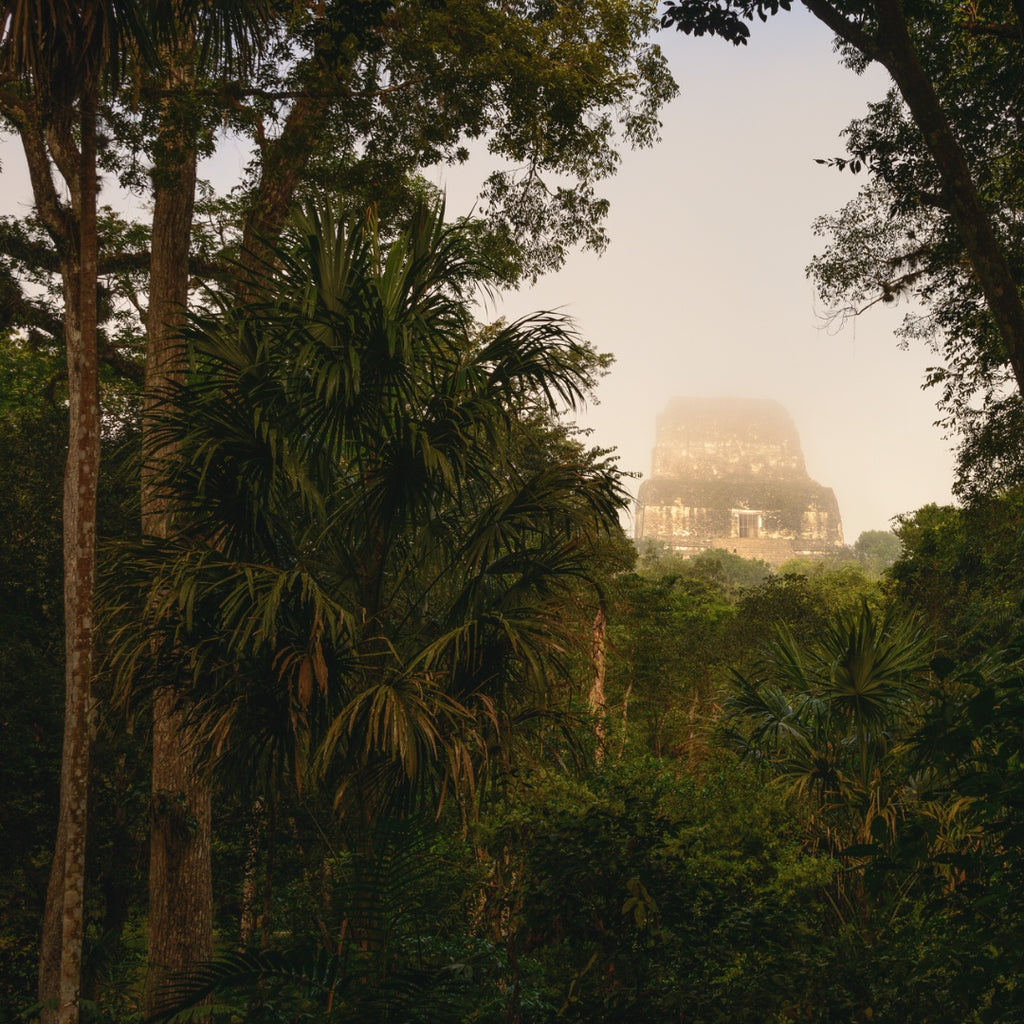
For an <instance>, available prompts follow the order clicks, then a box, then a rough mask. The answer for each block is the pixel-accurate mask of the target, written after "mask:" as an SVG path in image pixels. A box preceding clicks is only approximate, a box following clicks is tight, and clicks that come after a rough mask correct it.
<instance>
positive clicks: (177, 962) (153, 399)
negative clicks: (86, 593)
mask: <svg viewBox="0 0 1024 1024" xmlns="http://www.w3.org/2000/svg"><path fill="white" fill-rule="evenodd" d="M188 68H189V64H188V55H187V54H186V55H184V56H183V57H182V58H181V60H178V61H176V62H175V63H174V64H173V65H172V66H171V68H170V70H169V72H168V76H167V80H166V82H165V85H166V87H167V93H168V97H169V98H168V100H167V102H166V105H165V108H164V111H163V114H162V117H161V124H160V129H159V131H160V135H159V138H158V141H157V147H156V159H155V166H154V170H153V192H154V205H153V230H152V242H151V259H150V276H149V308H148V310H147V315H146V375H145V389H144V399H143V442H142V443H143V450H144V452H145V453H146V458H145V460H144V464H143V471H142V532H143V534H144V535H146V536H149V537H157V538H165V537H167V536H168V531H169V529H170V525H171V523H170V516H171V510H170V509H169V508H168V507H167V504H166V501H165V499H164V496H163V495H161V494H160V493H159V491H158V489H157V488H156V487H155V486H154V472H155V466H154V461H153V460H154V459H159V458H163V457H166V456H167V455H168V454H169V453H167V452H166V451H160V452H156V451H154V450H153V445H152V441H151V433H150V431H151V428H152V417H153V413H154V411H155V409H156V407H157V406H158V405H159V403H160V395H161V391H162V390H163V389H164V388H166V387H167V386H168V385H169V384H171V383H172V382H174V381H177V380H180V379H181V377H182V375H183V373H184V369H185V361H184V353H183V351H182V349H181V347H180V344H179V343H178V341H177V336H178V331H179V329H180V326H181V323H182V318H183V316H184V313H185V309H186V306H187V302H188V282H189V247H190V242H191V235H192V217H193V208H194V203H195V190H196V164H197V146H196V139H195V132H194V130H193V129H192V128H191V126H190V125H189V124H188V123H187V120H188V118H187V116H186V115H185V113H184V111H183V110H182V108H181V106H180V104H181V103H182V97H183V95H186V94H187V93H188V91H189V88H190V85H191V81H192V76H191V73H190V71H189V70H188ZM185 102H186V105H187V102H188V101H187V100H186V101H185ZM178 699H179V695H178V694H176V693H175V692H174V691H173V690H172V689H170V688H167V689H164V690H162V691H160V692H159V693H158V694H157V696H156V698H155V700H154V706H153V780H152V787H153V799H152V802H151V829H150V843H149V850H150V861H149V917H148V927H149V974H148V977H147V982H146V992H145V1009H146V1012H147V1014H152V1013H153V1012H154V1011H155V1010H156V1008H157V1004H158V1002H159V994H160V990H161V988H162V986H163V985H164V983H165V982H166V981H167V980H168V977H169V976H170V975H172V974H174V973H176V972H180V971H183V970H185V969H186V968H187V967H188V966H189V965H190V964H193V963H195V962H196V961H198V960H207V959H209V958H210V957H211V956H212V955H213V880H212V870H211V862H210V841H211V816H212V815H211V795H210V788H209V786H208V785H207V784H206V782H205V781H204V780H202V779H201V778H199V777H198V776H197V774H196V772H195V770H194V764H193V757H192V744H191V742H190V737H189V730H188V726H187V723H186V722H185V720H184V717H183V710H182V708H181V707H179V704H178Z"/></svg>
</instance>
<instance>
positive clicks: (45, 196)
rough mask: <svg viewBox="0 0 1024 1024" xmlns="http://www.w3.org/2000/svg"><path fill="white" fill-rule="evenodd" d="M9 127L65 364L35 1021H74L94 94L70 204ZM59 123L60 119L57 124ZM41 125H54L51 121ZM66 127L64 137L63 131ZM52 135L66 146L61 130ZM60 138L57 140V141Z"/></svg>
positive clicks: (89, 461) (82, 809) (92, 537)
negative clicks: (56, 743) (59, 726)
mask: <svg viewBox="0 0 1024 1024" xmlns="http://www.w3.org/2000/svg"><path fill="white" fill-rule="evenodd" d="M22 114H23V115H24V116H23V118H22V119H20V120H18V122H17V123H18V127H19V131H20V134H21V137H22V142H23V144H24V148H25V155H26V158H27V160H28V164H29V174H30V178H31V181H32V190H33V197H34V199H35V203H36V209H37V211H38V213H39V216H40V219H41V220H42V222H43V224H44V226H45V227H46V229H47V231H48V232H49V234H50V236H51V238H52V239H53V240H54V243H55V245H56V248H57V252H58V258H59V262H60V268H61V277H62V282H63V292H64V304H65V308H64V340H65V346H66V356H67V368H68V454H67V461H66V463H65V469H64V497H63V526H64V538H63V548H64V554H63V562H64V620H65V627H64V628H65V704H64V738H63V750H62V754H61V787H60V814H59V820H58V825H57V838H56V842H55V846H54V857H53V862H52V864H51V869H50V879H49V885H48V887H47V894H46V907H45V910H44V914H43V929H42V936H41V941H40V958H39V997H40V1001H41V1002H42V1003H43V1004H44V1006H43V1010H42V1011H41V1014H40V1019H41V1020H42V1021H43V1022H44V1024H51V1022H59V1024H77V1021H78V1019H79V996H80V989H81V973H82V937H83V932H84V910H85V855H86V839H87V824H88V796H89V761H90V754H91V748H92V716H93V707H92V675H93V599H94V591H95V579H96V498H97V486H98V480H99V456H100V409H99V369H98V353H97V324H96V283H97V280H96V278H97V265H98V253H97V235H96V191H97V186H98V178H97V173H96V96H95V92H94V91H93V92H87V93H86V95H85V96H84V97H83V99H82V102H81V106H80V111H79V127H80V129H81V147H80V149H79V150H78V152H77V153H76V154H74V155H75V157H76V159H74V160H73V161H72V162H71V163H70V164H68V162H67V161H65V163H64V165H63V167H64V173H65V176H66V178H67V186H68V190H69V192H70V194H71V198H72V210H71V211H68V210H67V208H66V207H64V206H63V205H62V204H61V202H60V200H59V198H58V195H57V192H56V189H55V187H54V182H53V177H52V162H51V160H52V156H53V152H52V147H50V148H49V149H48V147H47V145H46V142H45V137H44V132H43V128H42V120H41V118H40V116H39V112H38V110H32V111H22ZM63 128H64V129H66V128H68V125H67V124H66V123H64V124H63ZM51 131H52V132H53V133H54V134H55V137H56V132H55V130H53V129H52V126H51ZM65 136H66V137H65ZM59 141H60V142H61V144H62V145H63V146H64V149H65V150H66V151H67V152H66V153H63V154H62V155H67V154H69V153H72V152H73V150H74V146H73V145H71V144H70V133H69V132H65V133H64V135H62V136H61V138H60V140H59ZM65 143H67V145H65Z"/></svg>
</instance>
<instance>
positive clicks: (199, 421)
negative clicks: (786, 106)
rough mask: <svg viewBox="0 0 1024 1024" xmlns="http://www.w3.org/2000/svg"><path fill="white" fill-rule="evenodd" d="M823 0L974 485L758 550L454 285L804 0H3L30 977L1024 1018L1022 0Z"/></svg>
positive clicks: (12, 663) (23, 923)
mask: <svg viewBox="0 0 1024 1024" xmlns="http://www.w3.org/2000/svg"><path fill="white" fill-rule="evenodd" d="M803 3H804V6H806V8H807V9H808V10H809V11H810V12H811V13H812V14H814V15H815V16H816V17H818V18H820V19H821V20H822V21H824V22H825V24H827V25H828V26H829V28H830V29H832V31H833V32H835V33H836V35H837V37H838V40H839V44H840V45H839V56H840V59H841V60H843V61H845V62H847V63H848V64H850V65H851V66H852V67H854V68H858V67H862V66H864V65H865V64H866V63H868V62H872V61H875V62H878V63H880V64H882V65H883V66H884V67H885V68H886V69H887V70H888V71H889V73H890V75H891V77H892V81H893V83H894V85H893V90H892V92H891V93H890V95H889V96H888V97H886V98H885V99H884V101H882V102H880V103H878V104H875V105H873V106H872V107H871V108H870V110H869V113H868V114H867V115H866V116H865V117H864V118H863V119H861V120H859V121H857V122H855V123H854V124H853V125H852V126H851V127H850V130H849V132H848V133H847V136H846V139H847V141H848V143H849V151H848V153H846V154H845V155H844V156H842V157H837V158H835V160H834V161H833V163H834V164H835V166H836V172H837V173H842V172H847V171H850V170H853V171H855V172H857V173H858V174H861V175H862V176H863V181H864V183H863V187H862V189H861V191H860V194H859V196H858V198H857V199H856V200H855V201H854V202H853V203H852V204H850V205H849V206H848V207H846V208H845V209H844V210H842V211H840V212H838V213H835V214H832V215H826V216H824V217H823V219H822V221H821V222H820V223H819V224H818V230H819V233H820V234H821V235H822V236H823V239H824V241H823V247H822V253H821V255H820V256H819V257H818V259H816V261H815V263H814V265H813V266H812V274H813V276H814V279H815V282H816V285H817V287H818V290H819V292H820V294H821V295H822V296H823V297H824V298H825V299H826V300H827V301H828V302H830V303H832V304H834V305H835V306H836V307H837V308H840V307H841V308H845V309H848V310H850V311H853V312H857V311H859V310H861V309H863V308H864V307H866V306H869V305H871V304H873V303H874V302H876V301H888V300H890V299H892V298H893V297H895V296H903V295H906V296H909V297H912V298H913V299H914V300H915V301H914V303H913V304H912V306H911V307H910V308H911V309H912V310H913V312H912V313H911V315H910V316H909V317H908V319H907V321H906V323H905V325H904V329H903V330H904V334H905V335H906V338H907V339H908V340H910V341H912V342H914V343H920V342H923V341H924V342H928V343H930V344H932V345H933V346H934V347H935V349H936V352H937V358H938V359H939V360H940V362H941V365H940V366H939V367H938V368H937V369H936V370H935V371H933V379H932V383H933V384H935V385H938V388H939V392H938V394H939V397H940V403H941V404H940V407H941V410H942V414H943V416H944V417H945V422H946V426H947V427H948V429H949V430H950V431H951V432H952V433H953V434H954V436H956V437H957V438H958V439H959V444H960V448H959V462H958V468H957V471H958V478H957V481H956V494H957V497H958V499H959V502H960V504H958V505H957V506H947V507H939V506H927V507H924V508H921V509H918V510H917V511H916V512H914V513H911V514H907V515H905V516H903V517H901V518H900V519H899V520H898V521H897V522H896V524H895V529H894V530H893V531H892V532H889V531H870V532H867V533H865V534H863V535H862V536H861V537H860V538H859V539H858V540H857V542H856V543H855V544H854V545H853V546H852V547H850V548H847V549H845V550H844V551H842V552H840V553H837V555H836V557H835V558H833V559H831V560H828V561H817V562H807V561H795V562H792V563H789V564H784V565H782V566H780V567H778V568H776V569H774V570H773V569H772V568H770V567H769V566H768V565H767V564H765V563H760V562H751V561H746V560H744V559H742V558H739V557H738V556H736V555H734V554H731V553H728V552H725V551H708V552H704V553H703V554H701V555H698V556H696V557H693V558H682V557H680V556H679V555H677V554H675V553H674V552H672V551H671V550H668V549H667V548H663V547H658V546H657V545H651V544H648V545H646V546H643V547H641V548H640V549H637V548H636V547H635V546H634V545H633V543H632V542H631V541H629V540H628V539H627V538H626V536H625V534H624V533H623V530H622V527H621V526H620V513H621V512H622V511H623V510H624V509H625V508H626V506H627V503H628V493H627V490H626V487H625V481H624V479H623V475H622V473H621V471H620V469H619V467H618V465H617V461H616V458H615V453H614V452H613V451H609V450H605V449H601V448H597V447H594V446H593V445H592V444H591V442H590V439H589V438H588V437H587V435H586V434H585V433H583V432H581V431H579V430H578V429H577V428H576V427H574V426H573V421H572V414H573V412H574V411H576V410H578V409H579V408H580V407H581V405H582V404H583V403H584V402H585V401H587V400H588V399H589V398H591V397H593V395H594V393H595V389H596V387H597V386H598V383H599V381H600V379H601V377H602V376H603V375H604V374H605V373H606V372H608V370H609V360H608V358H607V357H606V356H604V355H602V354H601V353H599V352H597V351H595V350H594V349H593V347H591V346H590V345H589V344H588V343H587V341H586V339H585V338H584V337H583V336H582V335H581V333H580V329H579V328H578V327H577V325H575V324H574V323H573V322H572V321H571V320H570V319H568V318H567V317H565V316H563V315H561V314H558V313H552V312H544V311H538V312H537V313H535V314H533V315H532V316H527V317H524V318H522V319H520V320H517V321H515V322H511V323H510V322H504V321H498V322H493V323H487V322H484V321H483V320H482V313H481V308H482V307H481V304H480V302H479V301H478V300H479V298H480V296H481V295H482V294H486V293H487V291H488V290H490V289H495V288H499V287H502V286H509V285H513V284H515V283H517V282H520V281H523V280H529V279H531V278H533V277H536V276H537V275H539V274H541V273H545V272H548V271H551V270H554V269H557V268H558V266H560V265H561V263H562V261H563V260H564V258H565V254H566V253H567V252H568V251H569V249H571V248H573V247H578V246H587V247H590V248H594V249H600V248H602V247H603V246H604V245H605V244H606V241H607V239H606V238H605V234H604V228H603V219H604V217H605V214H606V212H607V204H606V202H605V201H604V199H603V198H602V197H601V195H600V184H601V182H602V180H604V179H606V178H607V177H608V176H610V175H611V174H613V173H614V171H615V168H616V165H617V163H618V159H619V149H621V147H622V146H623V145H626V146H634V147H646V146H650V145H653V144H654V143H655V142H656V141H657V132H658V113H659V110H660V109H661V108H662V106H663V105H664V103H665V102H667V101H668V100H669V99H671V97H672V96H673V95H674V93H675V90H676V87H675V83H674V81H673V79H672V76H671V74H670V72H669V69H668V67H667V65H666V62H665V59H664V56H663V55H662V53H661V51H660V49H659V47H658V46H657V45H656V43H657V35H656V31H657V30H658V29H659V28H660V29H662V30H665V31H674V30H676V29H678V30H681V31H685V32H689V33H692V34H695V35H706V34H712V35H720V36H723V37H724V38H725V39H727V40H729V41H731V42H734V43H737V44H742V43H744V42H745V41H746V40H747V38H748V37H749V35H750V33H751V31H752V29H751V28H750V25H751V24H754V25H755V29H754V30H756V22H757V20H758V19H761V20H764V19H766V18H768V17H770V16H774V17H779V18H785V17H786V16H787V12H788V11H789V8H790V6H791V5H790V4H789V3H788V2H787V0H764V2H762V0H678V2H676V0H673V2H672V3H669V4H667V5H664V7H663V9H662V10H660V11H659V9H658V8H657V6H656V5H653V4H643V3H634V2H631V0H600V2H590V0H580V2H577V3H547V2H543V0H523V2H518V3H511V4H492V3H489V2H484V0H447V2H435V0H392V2H388V0H336V2H334V0H328V2H327V3H320V4H311V5H306V4H301V3H299V4H293V3H287V2H280V3H278V2H276V0H223V2H222V3H213V4H207V3H192V2H188V0H180V2H179V0H176V2H175V3H172V4H162V3H157V2H153V3H146V2H123V3H122V2H120V0H119V2H104V3H99V2H78V3H68V2H63V0H62V2H56V3H54V2H48V3H45V4H44V3H36V2H14V0H12V2H7V3H4V5H3V18H2V21H0V31H2V36H0V117H2V119H3V125H4V128H5V129H6V131H7V132H8V133H9V134H10V136H11V137H12V138H13V139H15V140H17V142H18V144H19V145H20V146H21V147H22V148H23V150H24V154H25V159H26V161H27V164H28V167H29V171H30V176H31V185H32V192H33V198H34V210H33V213H32V214H31V215H30V216H27V217H23V218H5V219H2V220H0V295H2V311H3V319H2V322H0V418H2V424H0V428H2V429H0V581H2V583H0V628H2V631H3V636H4V642H3V644H0V740H2V749H3V752H4V757H3V759H2V760H0V823H2V841H0V907H2V908H3V909H2V913H0V1021H7V1020H11V1021H13V1020H37V1019H38V1020H42V1021H44V1022H47V1024H49V1022H51V1021H59V1022H61V1024H65V1022H69V1024H71V1022H78V1021H105V1022H110V1024H115V1022H117V1024H127V1022H142V1021H153V1022H157V1021H172V1020H178V1021H185V1020H195V1021H206V1020H211V1021H213V1020H216V1021H253V1022H264V1021H265V1022H270V1021H301V1020H316V1021H360V1022H362V1021H366V1022H372V1021H380V1022H384V1021H392V1022H405V1021H408V1022H415V1021H422V1022H431V1024H442V1022H461V1021H467V1022H468V1021H480V1022H524V1024H533V1022H538V1024H542V1022H546V1021H556V1020H558V1021H578V1022H581V1024H582V1022H603V1021H627V1020H628V1021H633V1022H638V1021H686V1022H706V1024H712V1022H716V1024H718V1022H720V1024H726V1022H729V1024H732V1022H751V1024H761V1022H780V1024H781V1022H784V1021H794V1020H806V1021H819V1022H852V1021H868V1020H873V1021H891V1022H901V1024H902V1022H907V1021H914V1022H943V1024H945V1022H950V1024H953V1022H993V1024H1002V1022H1010V1024H1012V1022H1014V1021H1018V1020H1024V1009H1022V1007H1024V974H1022V967H1021V965H1022V964H1024V930H1022V925H1021V922H1022V921H1024V605H1022V594H1024V461H1022V457H1021V451H1022V450H1021V445H1020V441H1019V436H1020V430H1019V426H1020V423H1021V404H1020V403H1021V391H1022V388H1024V306H1022V303H1021V291H1020V289H1021V277H1022V275H1024V250H1022V243H1024V237H1022V235H1021V227H1020V225H1021V222H1022V219H1021V216H1020V212H1021V205H1022V197H1021V187H1020V182H1021V181H1024V170H1022V161H1021V157H1022V154H1024V139H1022V141H1021V142H1018V136H1019V135H1020V134H1021V123H1020V117H1019V115H1018V111H1019V110H1020V109H1022V107H1021V100H1022V98H1024V97H1022V90H1024V80H1022V78H1021V75H1020V73H1019V67H1020V57H1021V49H1022V47H1024V22H1022V21H1021V18H1022V16H1024V15H1022V13H1021V10H1020V6H1019V5H1015V4H1010V3H1009V2H1003V0H994V2H993V3H992V4H990V5H987V6H986V5H977V4H975V5H968V6H967V7H964V6H963V5H954V4H950V3H948V2H946V0H936V2H930V0H929V2H921V3H916V4H909V3H908V4H901V3H900V2H898V0H866V2H856V3H853V2H849V3H848V2H846V0H836V2H835V3H830V2H827V0H803ZM951 68H952V69H955V73H951V72H950V69H951ZM226 137H231V138H234V139H240V140H244V142H245V144H246V145H247V146H248V147H249V151H250V152H251V162H250V165H249V167H248V170H247V172H246V175H245V178H244V180H243V181H242V182H241V183H240V184H239V186H238V188H237V189H235V190H234V191H233V192H231V193H230V194H228V195H222V194H217V193H216V192H215V191H214V189H213V188H212V187H211V186H210V185H209V184H208V183H206V182H204V181H202V180H201V178H200V177H199V173H198V169H199V167H200V161H201V158H203V157H206V156H209V155H211V154H214V153H215V152H216V150H217V147H218V145H220V144H221V143H222V142H223V140H224V139H225V138H226ZM479 140H485V141H486V144H487V146H488V147H489V149H490V151H491V153H492V154H495V155H497V156H499V157H502V158H504V159H507V160H508V161H509V162H510V164H511V165H512V166H514V167H515V168H516V170H514V171H500V172H495V173H493V174H492V175H491V176H490V177H489V178H488V179H487V181H486V182H485V183H484V191H483V196H484V200H483V202H482V204H481V206H480V207H479V208H478V210H477V212H476V214H474V216H472V217H469V218H463V219H458V220H451V219H446V216H445V205H444V200H443V197H442V196H440V195H439V194H437V192H436V190H435V189H433V188H432V187H431V186H430V185H429V184H428V183H427V182H426V181H425V180H424V179H423V178H422V177H421V176H420V175H419V173H418V172H421V171H422V170H423V169H424V168H427V167H430V166H433V165H436V164H439V163H444V162H450V163H456V162H464V161H466V160H468V159H469V158H470V151H469V148H468V146H469V145H470V144H471V143H473V142H474V141H479ZM109 181H117V183H118V184H119V185H120V186H121V187H122V188H123V189H126V190H129V191H130V192H133V193H134V194H136V195H137V196H142V197H144V199H145V203H144V204H142V209H144V210H145V211H147V213H146V219H136V220H129V219H127V218H125V217H124V216H122V215H121V214H120V213H118V212H117V211H116V210H115V209H113V208H111V207H107V206H103V205H101V204H100V203H99V202H98V200H97V197H98V196H102V195H103V192H102V190H101V186H102V185H103V184H104V183H105V182H109Z"/></svg>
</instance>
